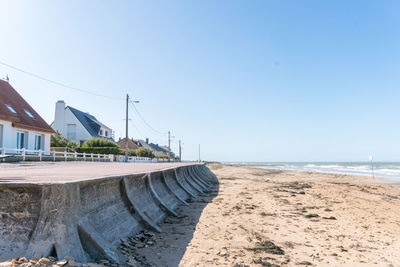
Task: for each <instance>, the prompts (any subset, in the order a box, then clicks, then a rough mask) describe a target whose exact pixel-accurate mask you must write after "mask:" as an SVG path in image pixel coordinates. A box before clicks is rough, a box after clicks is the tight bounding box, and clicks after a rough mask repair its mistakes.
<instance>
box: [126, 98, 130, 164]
mask: <svg viewBox="0 0 400 267" xmlns="http://www.w3.org/2000/svg"><path fill="white" fill-rule="evenodd" d="M128 105H129V95H128V94H126V125H125V127H126V128H125V130H126V132H125V137H126V140H125V142H126V143H125V162H128V139H129V136H128Z"/></svg>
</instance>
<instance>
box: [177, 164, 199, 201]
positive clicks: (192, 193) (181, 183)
mask: <svg viewBox="0 0 400 267" xmlns="http://www.w3.org/2000/svg"><path fill="white" fill-rule="evenodd" d="M175 177H176V181H177V183H178V184H179V186H180V187H181V188H182V189H183V190H185V191H186V193H188V194H189V195H190V196H191V197H197V195H198V194H199V193H198V191H196V190H195V189H194V188H193V187H192V186H191V185H190V184H189V183H188V182H187V181H186V179H185V176H184V175H183V172H182V168H177V169H175Z"/></svg>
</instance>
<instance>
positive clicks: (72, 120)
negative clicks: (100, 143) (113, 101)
mask: <svg viewBox="0 0 400 267" xmlns="http://www.w3.org/2000/svg"><path fill="white" fill-rule="evenodd" d="M51 127H52V128H53V129H54V130H55V131H57V132H59V133H60V134H61V135H62V136H64V137H67V138H68V139H70V140H72V141H74V142H76V143H77V144H78V145H82V144H83V143H84V142H85V141H86V140H89V139H91V138H92V137H100V138H106V139H110V140H113V141H114V139H113V137H114V133H113V130H112V129H111V128H110V127H107V126H106V125H104V124H103V123H101V122H100V121H99V120H97V119H96V117H95V116H93V115H91V114H89V113H88V112H83V111H80V110H78V109H76V108H73V107H70V106H66V105H65V102H64V101H63V100H59V101H57V103H56V111H55V116H54V122H53V123H52V124H51Z"/></svg>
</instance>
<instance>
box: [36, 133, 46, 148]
mask: <svg viewBox="0 0 400 267" xmlns="http://www.w3.org/2000/svg"><path fill="white" fill-rule="evenodd" d="M43 141H44V135H43V134H37V135H35V150H43V147H44V145H43Z"/></svg>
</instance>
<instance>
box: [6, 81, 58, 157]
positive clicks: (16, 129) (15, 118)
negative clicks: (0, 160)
mask: <svg viewBox="0 0 400 267" xmlns="http://www.w3.org/2000/svg"><path fill="white" fill-rule="evenodd" d="M52 133H54V131H53V129H52V128H51V127H50V126H49V125H48V124H47V123H46V122H45V121H44V120H43V119H42V117H40V116H39V114H38V113H37V112H36V111H35V110H34V109H33V108H32V107H31V106H30V105H29V104H28V103H27V102H26V101H25V100H24V99H23V98H22V96H21V95H20V94H18V92H17V91H16V90H15V89H14V88H13V87H12V86H11V85H10V84H9V82H8V81H4V80H1V79H0V148H2V149H3V148H4V149H6V153H13V151H12V150H7V149H22V148H24V149H28V150H42V151H44V152H45V153H46V154H49V153H50V135H51V134H52ZM14 153H17V152H16V151H14Z"/></svg>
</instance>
